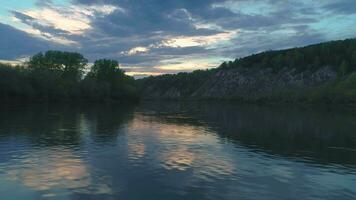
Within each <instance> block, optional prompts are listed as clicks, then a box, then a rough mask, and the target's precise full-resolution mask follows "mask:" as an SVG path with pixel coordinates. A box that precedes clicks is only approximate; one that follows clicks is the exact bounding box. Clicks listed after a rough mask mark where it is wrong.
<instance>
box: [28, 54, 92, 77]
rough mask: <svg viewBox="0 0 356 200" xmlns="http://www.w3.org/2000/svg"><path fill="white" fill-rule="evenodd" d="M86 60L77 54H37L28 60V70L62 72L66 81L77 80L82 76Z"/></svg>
mask: <svg viewBox="0 0 356 200" xmlns="http://www.w3.org/2000/svg"><path fill="white" fill-rule="evenodd" d="M87 63H88V60H87V59H85V58H84V56H82V55H81V54H79V53H74V52H62V51H47V52H45V53H44V54H43V53H38V54H36V55H34V56H32V57H31V58H30V61H29V62H28V65H29V68H30V69H34V70H56V71H59V72H63V73H62V76H63V78H66V79H71V80H73V79H74V80H78V79H80V78H81V75H82V74H83V70H84V67H85V66H86V65H87Z"/></svg>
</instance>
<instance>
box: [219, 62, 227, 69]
mask: <svg viewBox="0 0 356 200" xmlns="http://www.w3.org/2000/svg"><path fill="white" fill-rule="evenodd" d="M219 68H221V69H227V68H228V64H227V63H226V62H223V63H221V65H220V66H219Z"/></svg>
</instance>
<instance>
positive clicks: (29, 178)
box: [7, 149, 111, 196]
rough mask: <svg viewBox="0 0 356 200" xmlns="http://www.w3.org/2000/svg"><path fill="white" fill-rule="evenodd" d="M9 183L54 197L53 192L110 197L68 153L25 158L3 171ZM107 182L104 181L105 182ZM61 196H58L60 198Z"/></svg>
mask: <svg viewBox="0 0 356 200" xmlns="http://www.w3.org/2000/svg"><path fill="white" fill-rule="evenodd" d="M7 175H8V178H9V179H10V180H11V181H17V182H21V183H22V184H24V185H25V186H27V187H29V188H32V189H34V190H37V191H42V192H44V196H55V195H56V194H54V193H52V192H53V190H55V189H65V190H75V191H77V192H80V193H90V194H110V193H111V188H110V187H109V186H108V185H107V184H104V183H100V182H103V181H100V180H99V181H98V180H95V181H93V178H92V176H91V175H90V172H89V171H88V168H87V166H86V164H85V163H84V162H83V161H82V160H81V159H80V158H79V157H76V156H75V155H73V153H72V152H71V151H70V150H63V149H48V150H36V151H33V152H31V153H29V154H26V155H25V156H24V157H23V158H22V159H21V160H20V161H19V162H18V163H17V164H13V165H11V168H9V169H7ZM105 181H107V180H105ZM62 193H63V192H60V194H62Z"/></svg>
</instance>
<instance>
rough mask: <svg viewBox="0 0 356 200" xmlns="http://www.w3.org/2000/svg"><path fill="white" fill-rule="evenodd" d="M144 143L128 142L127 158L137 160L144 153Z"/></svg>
mask: <svg viewBox="0 0 356 200" xmlns="http://www.w3.org/2000/svg"><path fill="white" fill-rule="evenodd" d="M145 148H146V147H145V144H144V143H142V142H133V143H131V142H129V143H128V150H129V158H130V159H133V160H138V159H140V158H142V157H143V156H144V155H145Z"/></svg>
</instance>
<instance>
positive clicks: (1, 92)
mask: <svg viewBox="0 0 356 200" xmlns="http://www.w3.org/2000/svg"><path fill="white" fill-rule="evenodd" d="M87 65H88V60H87V59H86V58H84V56H83V55H81V54H79V53H75V52H62V51H47V52H45V53H38V54H36V55H34V56H32V57H31V58H30V60H29V61H28V62H27V63H26V64H24V65H18V66H10V65H7V64H0V77H1V78H0V98H1V100H9V101H12V100H21V101H23V100H46V101H63V100H92V101H102V100H119V101H124V100H125V101H127V100H129V101H131V100H137V99H138V93H137V89H136V83H135V80H134V79H133V78H132V77H130V76H127V75H125V72H124V71H123V70H122V69H120V68H119V63H118V62H117V61H115V60H109V59H100V60H96V61H95V62H94V64H93V66H92V67H91V68H90V70H89V71H88V70H87V69H86V66H87Z"/></svg>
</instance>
